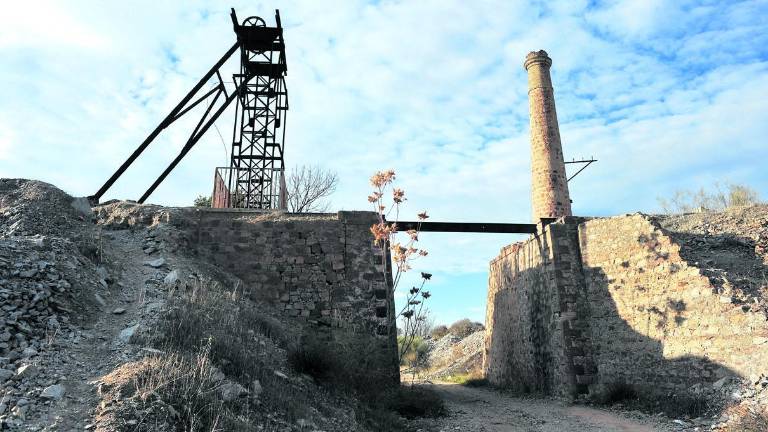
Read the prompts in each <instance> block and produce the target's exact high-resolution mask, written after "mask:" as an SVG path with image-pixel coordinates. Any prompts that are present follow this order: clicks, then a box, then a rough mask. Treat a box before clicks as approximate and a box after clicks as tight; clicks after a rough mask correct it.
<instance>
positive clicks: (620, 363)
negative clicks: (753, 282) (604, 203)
mask: <svg viewBox="0 0 768 432" xmlns="http://www.w3.org/2000/svg"><path fill="white" fill-rule="evenodd" d="M579 241H580V244H581V251H582V257H583V266H584V273H585V275H586V285H587V295H588V296H589V300H590V304H591V311H592V316H591V320H590V322H591V328H592V333H591V340H592V343H593V347H594V359H595V362H596V364H597V369H598V380H597V381H598V382H599V383H601V384H608V383H616V382H621V383H632V384H636V385H647V386H650V387H654V388H661V389H665V390H670V391H679V390H685V389H687V388H689V387H691V386H692V385H694V384H696V383H712V382H714V381H716V380H718V379H719V378H722V377H723V376H725V375H729V374H738V375H740V376H742V377H751V376H759V375H760V374H761V373H765V372H766V371H767V369H768V322H767V321H766V316H765V314H764V313H762V312H759V311H753V310H752V309H751V308H750V306H749V305H738V304H733V303H732V299H731V296H730V295H726V294H724V293H722V292H720V291H719V290H718V288H717V287H716V286H714V285H713V284H712V282H711V281H710V279H709V278H707V277H705V276H703V275H702V270H701V269H700V268H699V267H698V266H697V265H696V264H698V263H690V262H687V261H686V260H684V259H683V258H682V257H681V255H680V252H681V246H680V244H678V243H676V242H675V241H674V240H673V239H672V238H671V237H670V236H669V235H667V234H666V233H665V232H664V231H663V230H661V229H660V228H659V226H658V225H657V224H656V223H655V222H654V221H653V220H652V219H651V218H649V217H647V216H644V215H633V216H627V217H618V218H609V219H596V220H591V221H588V222H586V223H584V224H582V225H581V226H579Z"/></svg>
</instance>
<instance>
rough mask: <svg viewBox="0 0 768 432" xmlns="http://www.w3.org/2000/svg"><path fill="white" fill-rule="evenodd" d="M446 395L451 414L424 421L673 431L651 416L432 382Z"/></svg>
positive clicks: (555, 430) (475, 427)
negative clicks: (632, 414)
mask: <svg viewBox="0 0 768 432" xmlns="http://www.w3.org/2000/svg"><path fill="white" fill-rule="evenodd" d="M429 387H431V388H433V389H434V390H436V391H437V392H438V393H440V395H441V396H443V398H444V400H445V401H446V405H447V407H448V411H449V413H450V414H449V415H448V416H447V417H444V418H441V419H437V420H434V421H432V422H431V423H427V424H424V425H423V429H427V430H434V431H445V432H449V431H466V432H563V431H590V432H591V431H600V432H653V431H673V430H674V428H673V427H671V426H670V425H668V424H662V423H660V422H659V421H658V420H657V419H654V418H653V417H650V416H645V415H641V414H638V415H636V416H633V418H629V417H626V416H622V415H619V414H617V413H614V412H610V411H604V410H599V409H594V408H588V407H582V406H569V405H567V404H565V403H563V402H559V401H554V400H551V399H522V398H518V397H514V396H511V395H506V394H503V393H500V392H498V391H495V390H492V389H488V388H470V387H464V386H460V385H456V384H431V385H429Z"/></svg>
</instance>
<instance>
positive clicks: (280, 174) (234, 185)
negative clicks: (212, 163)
mask: <svg viewBox="0 0 768 432" xmlns="http://www.w3.org/2000/svg"><path fill="white" fill-rule="evenodd" d="M255 171H256V170H254V169H251V168H234V167H218V168H216V172H215V173H214V177H213V194H212V195H211V207H213V208H253V209H263V210H270V209H275V210H285V209H286V208H287V204H288V202H287V201H288V200H287V194H286V186H285V170H283V169H276V168H268V169H259V170H258V171H259V172H258V176H257V175H255V174H256V172H255ZM257 178H258V180H256V179H257Z"/></svg>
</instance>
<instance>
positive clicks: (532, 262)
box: [483, 51, 768, 397]
mask: <svg viewBox="0 0 768 432" xmlns="http://www.w3.org/2000/svg"><path fill="white" fill-rule="evenodd" d="M550 65H551V60H550V59H549V57H548V56H547V54H546V52H544V51H538V52H532V53H530V54H529V55H528V57H527V58H526V61H525V67H526V69H527V70H528V74H529V98H530V109H531V149H532V176H533V181H532V185H533V187H532V203H533V217H534V221H536V222H538V223H539V224H538V229H537V233H536V234H533V235H532V236H531V238H530V239H528V240H526V241H522V242H518V243H514V244H512V245H509V246H506V247H504V248H503V249H502V250H501V254H500V255H499V256H498V257H496V258H495V259H494V260H493V261H491V264H490V276H489V287H488V302H487V310H486V329H487V330H486V335H485V349H484V358H483V370H484V374H485V375H486V377H487V378H488V380H489V381H490V382H491V383H492V384H493V385H496V386H499V387H502V388H509V389H513V390H516V391H522V392H536V393H544V394H552V395H558V396H564V397H573V396H575V395H578V394H584V393H599V392H601V391H603V390H604V389H605V388H607V387H608V386H612V385H616V384H626V385H632V386H634V387H636V388H646V389H649V390H655V391H666V392H681V391H689V392H690V391H691V389H693V391H695V390H696V389H697V388H699V389H700V388H702V387H703V386H707V388H711V387H712V384H713V383H716V382H717V381H718V380H721V379H722V378H724V377H727V376H739V377H743V378H750V379H753V380H754V379H757V377H760V376H761V374H763V375H764V374H766V373H768V317H767V315H766V311H767V310H768V308H766V307H765V299H764V298H762V297H761V294H755V296H753V297H749V296H746V297H745V296H742V295H740V294H743V293H740V292H739V290H738V289H736V288H734V287H731V286H728V285H729V282H727V281H726V283H723V282H722V280H723V279H725V278H721V279H718V278H716V277H713V275H712V274H711V273H712V272H711V271H710V269H709V267H712V265H711V264H712V262H709V263H707V262H699V261H697V260H694V259H693V258H691V257H692V256H695V253H694V251H695V250H696V249H697V248H698V247H700V244H701V242H703V243H704V244H706V243H707V242H711V241H714V239H713V238H711V237H712V236H702V238H701V239H698V240H696V241H698V242H699V243H696V242H693V243H691V242H685V241H683V240H681V238H680V237H679V236H676V235H675V233H672V232H671V231H669V230H667V229H665V228H664V227H663V226H662V223H661V222H660V220H659V219H658V218H654V217H650V216H646V215H643V214H634V215H627V216H619V217H613V218H580V217H573V216H571V208H570V199H569V195H568V187H567V180H566V177H565V168H564V163H563V155H562V147H561V144H560V134H559V131H558V125H557V116H556V113H555V105H554V95H553V92H552V85H551V79H550V76H549V66H550ZM731 237H732V238H731ZM726 240H727V241H729V242H735V243H741V244H745V245H747V246H748V247H747V249H749V248H752V249H754V250H752V249H750V251H751V252H750V251H747V252H750V254H751V255H752V257H753V258H754V256H755V254H756V252H755V251H757V250H758V249H759V248H760V245H759V244H758V245H757V246H754V245H753V244H752V243H754V242H752V241H751V240H749V239H740V238H737V237H734V236H730V237H728V239H726ZM758 240H759V239H758ZM758 243H759V241H758ZM752 246H754V247H752ZM738 259H743V258H738ZM763 259H765V261H764V262H763V261H761V260H760V257H757V258H755V262H758V263H759V266H763V265H764V264H765V263H768V257H763ZM761 268H762V269H764V268H765V267H761ZM729 277H732V276H731V275H729ZM734 277H735V276H734Z"/></svg>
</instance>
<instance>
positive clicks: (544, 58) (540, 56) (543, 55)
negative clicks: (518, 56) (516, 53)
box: [523, 50, 552, 70]
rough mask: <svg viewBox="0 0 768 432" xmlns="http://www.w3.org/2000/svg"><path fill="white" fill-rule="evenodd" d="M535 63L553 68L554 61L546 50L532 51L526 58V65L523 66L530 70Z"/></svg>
mask: <svg viewBox="0 0 768 432" xmlns="http://www.w3.org/2000/svg"><path fill="white" fill-rule="evenodd" d="M535 63H543V64H544V66H545V67H550V66H552V59H551V58H549V56H548V55H547V52H546V51H544V50H539V51H531V52H529V53H528V55H527V56H525V63H524V64H523V66H524V67H525V70H528V68H529V67H530V66H531V65H532V64H535Z"/></svg>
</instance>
